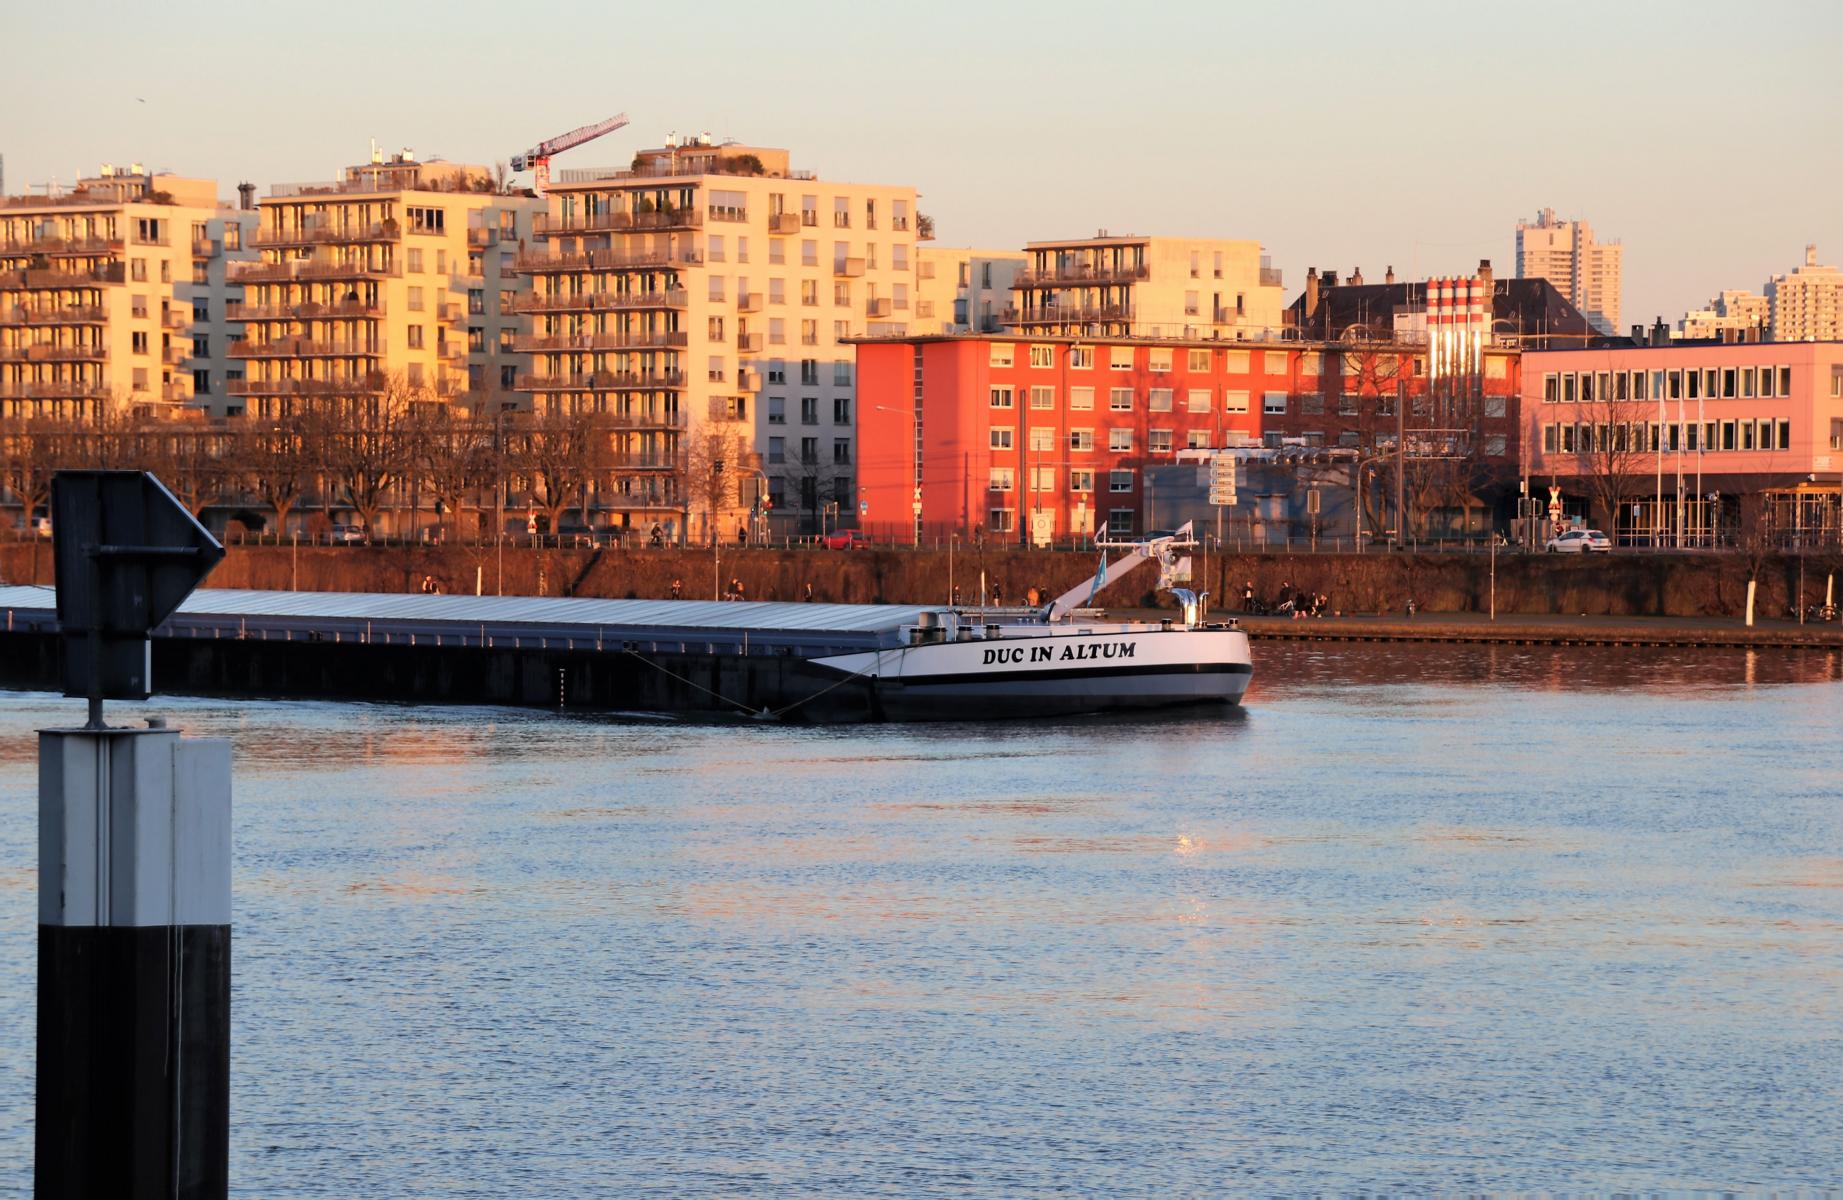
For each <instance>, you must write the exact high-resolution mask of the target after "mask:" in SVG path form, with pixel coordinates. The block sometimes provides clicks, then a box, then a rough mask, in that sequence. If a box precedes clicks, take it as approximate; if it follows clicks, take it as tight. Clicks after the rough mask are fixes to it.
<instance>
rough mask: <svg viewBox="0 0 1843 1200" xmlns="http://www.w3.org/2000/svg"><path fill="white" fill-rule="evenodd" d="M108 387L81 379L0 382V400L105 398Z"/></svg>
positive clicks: (106, 397) (107, 396) (107, 393)
mask: <svg viewBox="0 0 1843 1200" xmlns="http://www.w3.org/2000/svg"><path fill="white" fill-rule="evenodd" d="M108 398H109V389H108V388H106V387H104V386H102V385H101V384H100V383H92V382H90V381H88V380H83V379H65V380H53V381H51V382H49V383H46V382H43V381H39V382H36V383H0V400H107V399H108Z"/></svg>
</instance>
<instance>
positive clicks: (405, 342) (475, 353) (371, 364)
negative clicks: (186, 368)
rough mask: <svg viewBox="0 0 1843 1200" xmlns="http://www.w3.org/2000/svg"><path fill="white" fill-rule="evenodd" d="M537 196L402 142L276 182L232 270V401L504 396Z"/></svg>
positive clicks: (507, 397) (255, 407) (256, 407)
mask: <svg viewBox="0 0 1843 1200" xmlns="http://www.w3.org/2000/svg"><path fill="white" fill-rule="evenodd" d="M542 207H543V206H542V202H541V201H538V200H535V199H532V198H531V197H529V196H525V195H510V194H506V193H503V192H499V191H496V190H495V189H494V187H493V184H492V181H491V176H490V174H489V173H488V171H487V169H486V168H484V167H480V166H470V165H465V164H461V163H449V162H441V161H431V162H419V161H417V160H416V158H415V157H414V156H413V155H412V154H410V153H409V152H408V151H405V152H403V153H400V154H395V155H392V156H390V157H389V158H388V159H386V158H384V157H382V156H380V155H375V154H374V156H373V159H372V161H371V162H368V163H365V164H362V165H360V166H354V167H348V168H347V169H346V170H345V171H344V173H343V174H342V176H341V177H340V178H339V179H338V180H336V181H332V182H328V183H305V184H303V183H292V184H277V185H275V186H274V187H273V188H271V189H270V193H269V195H268V196H267V197H265V198H264V199H263V201H262V205H261V209H260V214H259V215H260V222H259V226H258V229H257V230H256V233H255V235H254V237H253V238H252V244H253V245H254V247H255V249H256V250H257V251H258V252H259V253H260V254H261V258H260V260H259V261H255V262H247V263H233V264H231V266H230V268H229V274H228V279H229V282H231V283H233V284H238V285H241V286H242V288H243V291H244V295H243V303H242V307H241V309H240V310H239V311H238V312H237V316H238V318H239V319H240V320H241V321H242V322H243V327H244V337H243V338H242V339H241V340H239V341H236V342H234V343H232V344H231V346H230V351H229V353H230V357H231V359H232V360H233V361H234V362H236V363H239V364H241V370H242V377H241V378H240V379H232V380H230V382H229V383H228V386H227V388H226V391H227V393H228V394H229V396H230V397H231V403H232V405H233V406H234V405H235V403H236V402H237V401H238V400H239V399H240V400H241V401H242V403H243V406H244V411H246V412H247V413H248V414H249V415H253V416H261V417H273V416H278V415H281V414H284V413H287V412H290V411H294V410H295V409H296V408H297V407H299V406H301V405H303V404H314V403H321V402H341V403H349V402H352V401H356V400H361V399H365V398H368V397H377V396H381V395H383V394H385V392H386V391H387V390H399V391H403V392H405V393H406V394H415V395H419V396H424V397H428V398H431V399H444V400H449V401H457V402H464V403H468V404H472V405H481V406H492V407H496V408H497V407H506V406H510V405H512V404H514V403H515V402H516V400H517V397H516V396H515V394H514V387H515V385H516V383H517V376H518V374H519V368H520V366H521V364H522V362H523V359H522V357H521V356H520V355H519V353H518V352H517V351H516V350H515V349H514V346H513V342H514V337H515V335H516V334H517V332H518V331H519V330H520V329H521V327H522V326H521V319H520V317H519V315H518V313H517V312H516V303H515V298H516V294H517V292H518V291H519V290H520V288H521V287H522V286H523V285H522V282H521V279H520V277H519V275H518V273H517V271H516V270H515V269H514V267H513V259H514V258H515V257H516V255H517V251H518V247H519V245H520V243H521V242H522V241H523V239H525V238H527V237H528V236H530V234H531V230H532V222H533V220H534V218H535V217H536V216H538V215H539V213H540V211H541V209H542Z"/></svg>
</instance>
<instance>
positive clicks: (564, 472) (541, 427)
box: [514, 411, 608, 533]
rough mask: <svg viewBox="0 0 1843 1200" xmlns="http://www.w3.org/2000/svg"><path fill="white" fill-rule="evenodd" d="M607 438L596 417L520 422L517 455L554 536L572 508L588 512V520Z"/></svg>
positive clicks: (560, 415)
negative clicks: (591, 498) (566, 513)
mask: <svg viewBox="0 0 1843 1200" xmlns="http://www.w3.org/2000/svg"><path fill="white" fill-rule="evenodd" d="M607 438H608V432H607V430H606V429H605V428H604V427H603V426H602V425H601V424H600V423H598V422H597V421H596V419H595V415H594V414H593V413H590V412H581V411H570V412H562V411H559V412H537V413H531V414H529V415H527V416H525V417H523V418H521V419H520V421H519V425H518V433H517V435H516V437H515V438H514V446H515V447H516V449H515V451H514V454H515V456H516V458H517V461H518V467H519V470H520V472H521V473H522V474H523V475H525V476H526V477H527V478H528V479H529V481H530V484H531V489H532V499H533V502H534V503H535V504H537V505H538V506H539V507H541V508H542V509H543V510H544V515H545V518H546V519H547V520H548V521H549V529H550V530H551V532H552V533H555V532H556V530H557V525H558V522H559V521H560V520H561V519H562V517H563V514H564V512H565V511H567V510H568V509H570V508H580V509H582V510H583V511H584V515H585V517H586V515H587V503H588V496H589V492H590V490H591V488H592V487H593V485H594V482H595V478H596V473H597V468H598V467H599V465H600V464H601V463H602V462H603V461H604V458H605V443H606V441H607ZM585 523H586V522H585Z"/></svg>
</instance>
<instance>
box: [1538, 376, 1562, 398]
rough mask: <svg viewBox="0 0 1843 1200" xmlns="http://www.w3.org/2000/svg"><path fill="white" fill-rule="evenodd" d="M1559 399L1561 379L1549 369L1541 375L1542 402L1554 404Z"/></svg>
mask: <svg viewBox="0 0 1843 1200" xmlns="http://www.w3.org/2000/svg"><path fill="white" fill-rule="evenodd" d="M1560 399H1561V380H1560V378H1559V377H1558V376H1557V375H1556V374H1555V373H1554V372H1553V371H1551V372H1549V373H1548V374H1547V375H1544V376H1543V377H1542V402H1543V403H1544V404H1554V403H1555V402H1556V401H1558V400H1560Z"/></svg>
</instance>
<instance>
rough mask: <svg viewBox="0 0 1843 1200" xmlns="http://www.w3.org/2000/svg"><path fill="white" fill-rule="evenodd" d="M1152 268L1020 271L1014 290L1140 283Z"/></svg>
mask: <svg viewBox="0 0 1843 1200" xmlns="http://www.w3.org/2000/svg"><path fill="white" fill-rule="evenodd" d="M1151 275H1152V268H1151V267H1149V266H1147V265H1145V264H1144V263H1138V264H1134V263H1114V264H1105V263H1103V264H1099V265H1093V264H1084V265H1079V266H1077V265H1069V266H1060V267H1046V268H1043V269H1042V270H1034V271H1019V272H1018V273H1017V274H1016V275H1014V276H1013V277H1012V279H1011V286H1012V287H1013V288H1033V287H1056V286H1059V285H1064V284H1081V283H1093V284H1114V283H1137V282H1138V281H1140V280H1142V279H1149V278H1151Z"/></svg>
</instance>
